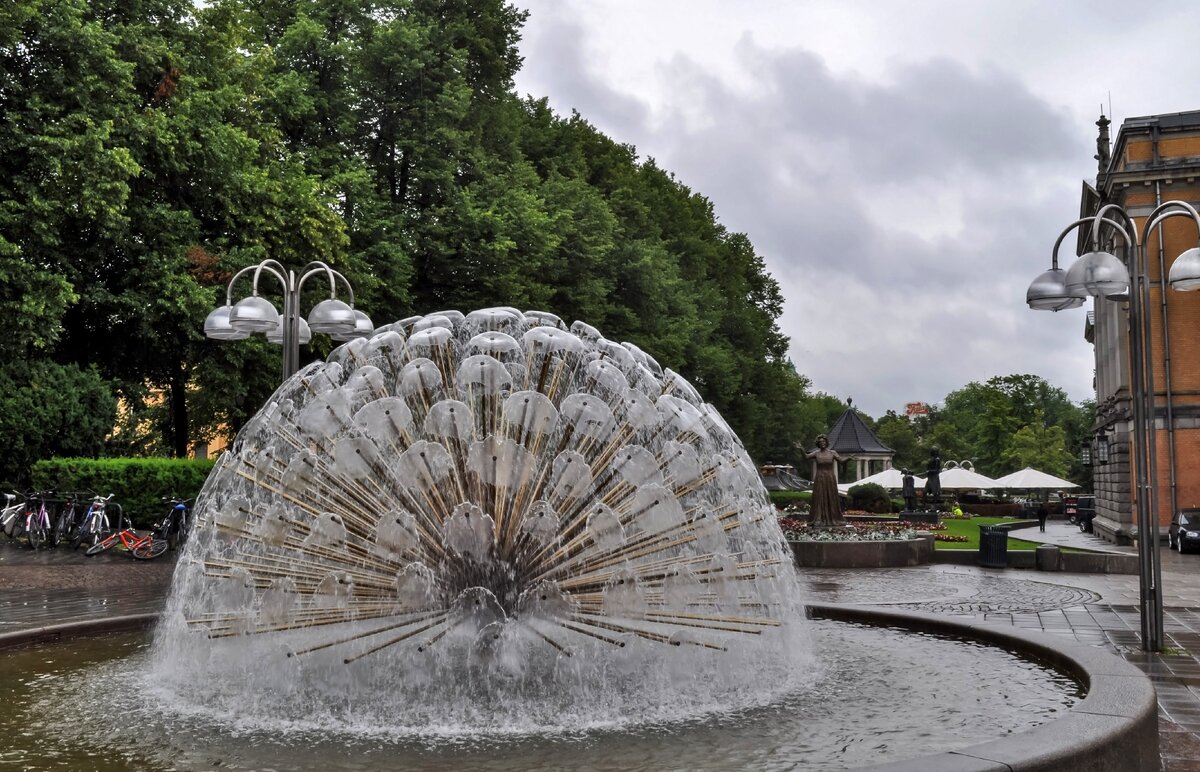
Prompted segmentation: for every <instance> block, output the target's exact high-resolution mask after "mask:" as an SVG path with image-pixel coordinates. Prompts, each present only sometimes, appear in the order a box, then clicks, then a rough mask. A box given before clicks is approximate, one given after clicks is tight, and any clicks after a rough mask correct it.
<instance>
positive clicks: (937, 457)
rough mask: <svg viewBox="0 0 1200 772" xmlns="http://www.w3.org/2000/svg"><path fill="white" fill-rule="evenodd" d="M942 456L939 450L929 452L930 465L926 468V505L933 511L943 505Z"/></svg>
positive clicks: (934, 449) (932, 449) (933, 449)
mask: <svg viewBox="0 0 1200 772" xmlns="http://www.w3.org/2000/svg"><path fill="white" fill-rule="evenodd" d="M941 474H942V456H941V451H939V450H938V449H937V448H930V450H929V464H928V466H926V467H925V475H926V476H925V504H926V507H929V506H932V507H933V511H934V512H936V511H937V508H938V507H939V506H940V505H941V503H942V478H941Z"/></svg>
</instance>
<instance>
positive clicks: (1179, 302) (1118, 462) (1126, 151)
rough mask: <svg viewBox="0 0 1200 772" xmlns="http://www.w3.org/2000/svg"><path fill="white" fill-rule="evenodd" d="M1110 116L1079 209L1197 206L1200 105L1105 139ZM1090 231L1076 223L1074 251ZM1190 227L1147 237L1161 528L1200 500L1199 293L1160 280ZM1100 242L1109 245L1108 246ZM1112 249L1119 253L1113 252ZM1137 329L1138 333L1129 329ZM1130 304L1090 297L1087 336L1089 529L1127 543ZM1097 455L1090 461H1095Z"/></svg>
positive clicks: (1086, 212)
mask: <svg viewBox="0 0 1200 772" xmlns="http://www.w3.org/2000/svg"><path fill="white" fill-rule="evenodd" d="M1108 124H1109V122H1108V120H1107V119H1105V118H1104V117H1103V116H1101V118H1100V121H1098V122H1097V126H1099V127H1100V133H1099V139H1098V141H1097V148H1098V151H1099V152H1098V153H1097V155H1096V158H1097V160H1098V161H1099V172H1098V176H1097V178H1096V184H1095V186H1092V185H1090V184H1088V183H1086V182H1085V183H1084V186H1083V195H1082V201H1081V204H1080V217H1087V216H1090V215H1092V214H1095V213H1096V212H1097V210H1098V209H1099V208H1100V207H1101V206H1104V205H1105V204H1110V203H1112V204H1118V205H1120V206H1121V207H1122V208H1124V209H1125V211H1126V212H1128V214H1129V215H1130V216H1131V217H1132V218H1133V219H1134V220H1135V221H1136V223H1137V227H1138V233H1139V235H1140V233H1141V229H1142V227H1143V225H1144V224H1145V220H1146V217H1147V216H1148V215H1149V214H1150V213H1151V211H1152V210H1153V209H1154V208H1155V207H1156V206H1157V205H1158V204H1160V203H1162V202H1163V201H1170V200H1183V201H1187V202H1188V203H1190V204H1192V205H1193V206H1196V205H1200V111H1197V112H1189V113H1177V114H1172V115H1156V116H1149V117H1144V118H1130V119H1128V120H1126V121H1125V122H1124V123H1123V124H1122V125H1121V128H1120V131H1119V132H1118V133H1117V136H1116V139H1115V141H1114V142H1112V144H1111V147H1110V142H1109V135H1108ZM1086 231H1087V229H1080V235H1079V240H1080V243H1079V252H1081V253H1082V252H1083V251H1089V250H1088V249H1086V244H1085V240H1086V238H1087V233H1086ZM1197 240H1198V234H1197V227H1196V225H1195V224H1194V223H1193V222H1192V221H1191V219H1190V218H1188V217H1173V218H1171V219H1169V220H1167V221H1166V222H1165V223H1163V224H1162V225H1161V226H1159V227H1158V228H1156V229H1155V233H1152V234H1151V235H1150V237H1149V238H1148V239H1147V244H1146V250H1145V255H1146V260H1145V262H1146V265H1145V266H1143V268H1144V270H1145V272H1146V273H1145V275H1146V278H1147V282H1148V285H1149V287H1150V302H1149V304H1148V306H1147V307H1146V308H1145V310H1144V312H1143V313H1144V316H1145V317H1146V318H1148V319H1149V324H1150V340H1151V344H1150V346H1149V348H1148V350H1147V353H1146V359H1147V361H1148V363H1149V364H1150V366H1151V368H1152V373H1153V392H1154V394H1153V400H1152V402H1153V416H1154V421H1153V424H1154V430H1153V432H1152V433H1151V434H1150V439H1151V441H1152V442H1153V444H1154V448H1155V452H1156V455H1157V464H1156V466H1157V474H1156V479H1155V480H1153V481H1152V484H1154V486H1155V490H1156V493H1157V499H1158V502H1157V503H1158V507H1157V509H1158V520H1159V523H1160V524H1161V525H1162V527H1163V528H1162V533H1163V534H1165V533H1166V525H1167V524H1168V523H1169V522H1170V519H1171V513H1172V512H1173V511H1175V510H1176V509H1178V508H1184V507H1200V292H1175V291H1172V290H1170V289H1167V288H1166V284H1165V281H1164V279H1165V277H1166V275H1167V272H1168V271H1169V270H1170V267H1171V262H1172V261H1173V260H1174V259H1175V257H1176V256H1178V255H1179V254H1180V253H1182V252H1183V251H1185V250H1187V249H1190V248H1192V247H1195V246H1196V245H1197ZM1106 248H1107V247H1106ZM1117 254H1123V253H1122V252H1117ZM1132 332H1136V331H1132ZM1130 334H1131V330H1130V329H1129V306H1128V303H1127V302H1113V301H1112V300H1108V299H1097V300H1095V301H1093V310H1092V312H1091V313H1089V314H1088V321H1087V324H1086V327H1085V337H1086V338H1087V340H1088V341H1089V342H1091V343H1092V344H1093V346H1094V349H1095V357H1096V374H1095V387H1096V405H1097V421H1096V425H1095V427H1094V428H1095V431H1096V436H1097V437H1098V438H1101V441H1102V444H1103V438H1107V447H1108V448H1109V452H1108V454H1107V456H1108V459H1107V460H1108V463H1097V464H1096V465H1095V466H1094V467H1093V473H1094V481H1095V493H1096V519H1095V521H1094V524H1095V527H1096V532H1097V533H1099V534H1101V535H1102V536H1104V537H1105V538H1108V539H1111V540H1113V541H1122V542H1123V541H1127V540H1128V539H1129V538H1130V537H1131V536H1132V535H1133V533H1135V532H1136V522H1135V521H1136V507H1135V506H1134V503H1133V499H1134V496H1135V485H1133V484H1132V481H1133V480H1135V473H1134V470H1133V469H1132V468H1131V459H1132V455H1131V453H1130V441H1131V439H1132V430H1133V423H1132V419H1133V409H1132V399H1131V396H1132V394H1131V386H1130V383H1131V380H1130V349H1129V336H1130ZM1104 455H1105V454H1103V453H1097V454H1094V456H1098V457H1099V458H1096V460H1097V461H1102V460H1103V456H1104Z"/></svg>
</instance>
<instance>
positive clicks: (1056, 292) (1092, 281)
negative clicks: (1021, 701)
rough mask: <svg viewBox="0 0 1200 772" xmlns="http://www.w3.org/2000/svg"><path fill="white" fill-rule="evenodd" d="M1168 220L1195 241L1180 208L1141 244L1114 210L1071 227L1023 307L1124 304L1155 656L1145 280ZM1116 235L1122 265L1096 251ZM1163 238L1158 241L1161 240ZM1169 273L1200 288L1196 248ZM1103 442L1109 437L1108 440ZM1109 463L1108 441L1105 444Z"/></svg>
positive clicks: (1157, 581)
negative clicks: (1089, 301) (1067, 253)
mask: <svg viewBox="0 0 1200 772" xmlns="http://www.w3.org/2000/svg"><path fill="white" fill-rule="evenodd" d="M1171 217H1191V218H1192V220H1193V222H1194V223H1195V224H1196V227H1197V233H1198V234H1200V213H1197V211H1196V209H1195V208H1194V207H1192V206H1191V205H1190V204H1188V203H1186V202H1184V201H1167V202H1165V203H1163V204H1161V205H1159V206H1158V207H1156V208H1155V209H1154V211H1152V212H1151V213H1150V215H1149V216H1148V217H1147V218H1146V220H1145V225H1144V227H1143V228H1142V230H1141V234H1140V238H1139V234H1138V230H1137V223H1136V222H1134V220H1133V218H1132V217H1130V216H1129V214H1128V213H1127V212H1126V211H1125V210H1124V209H1122V208H1121V207H1120V206H1117V205H1116V204H1106V205H1105V206H1102V207H1101V208H1100V209H1099V211H1097V212H1096V214H1095V215H1093V216H1091V217H1085V218H1082V219H1079V220H1076V221H1075V222H1073V223H1071V225H1070V226H1068V227H1067V228H1066V229H1065V230H1064V231H1063V232H1062V234H1061V235H1060V236H1059V237H1058V240H1057V241H1055V242H1054V251H1053V253H1052V255H1051V269H1050V270H1049V271H1046V272H1044V273H1042V274H1041V275H1039V276H1038V277H1037V278H1036V279H1034V281H1033V283H1032V284H1030V285H1029V290H1028V291H1027V292H1026V294H1025V300H1026V302H1027V303H1028V304H1029V307H1030V308H1032V309H1035V310H1049V311H1060V310H1063V309H1067V308H1076V307H1078V306H1080V305H1082V304H1083V301H1084V300H1085V299H1086V298H1088V297H1097V298H1098V297H1103V298H1106V299H1108V300H1115V301H1118V302H1126V301H1128V303H1129V329H1130V336H1129V359H1130V371H1131V376H1132V377H1131V381H1132V383H1131V385H1132V391H1133V394H1132V397H1133V446H1132V454H1131V463H1132V464H1133V466H1134V469H1135V472H1136V485H1135V487H1134V489H1133V490H1134V495H1135V504H1136V506H1137V524H1138V566H1139V573H1138V584H1139V588H1140V593H1139V594H1140V600H1141V602H1140V607H1139V611H1140V616H1141V627H1142V629H1141V633H1142V649H1143V650H1145V651H1159V650H1161V649H1162V641H1163V609H1162V593H1161V592H1160V588H1161V585H1162V568H1161V565H1160V563H1159V556H1158V548H1159V544H1158V541H1159V530H1158V506H1157V495H1156V490H1155V482H1156V480H1157V477H1156V473H1155V447H1154V446H1155V443H1154V439H1153V436H1152V435H1153V431H1154V403H1153V400H1154V368H1153V363H1152V362H1150V361H1147V360H1148V358H1149V356H1150V352H1152V351H1153V349H1152V332H1151V326H1150V317H1149V316H1147V315H1146V313H1145V309H1146V308H1148V307H1149V304H1150V287H1149V284H1148V282H1147V281H1146V276H1145V273H1144V271H1145V267H1146V264H1147V259H1146V242H1147V241H1148V240H1149V238H1150V234H1151V232H1152V231H1153V230H1154V229H1155V228H1156V227H1158V226H1159V225H1161V224H1162V223H1163V221H1164V220H1167V219H1169V218H1171ZM1085 225H1087V226H1090V228H1091V234H1090V238H1089V242H1088V243H1089V246H1090V249H1091V251H1090V252H1087V253H1086V254H1084V255H1081V256H1080V257H1079V258H1078V259H1077V260H1076V261H1075V262H1074V263H1073V264H1072V265H1071V267H1070V269H1069V270H1067V271H1065V272H1064V271H1062V270H1061V269H1059V267H1058V248H1059V246H1061V245H1062V242H1063V239H1064V238H1066V236H1067V234H1069V233H1070V232H1071V231H1073V230H1075V229H1076V228H1079V227H1081V226H1085ZM1104 228H1108V229H1109V231H1110V232H1111V233H1113V234H1114V235H1116V236H1120V238H1121V242H1122V243H1123V244H1124V246H1125V259H1124V260H1121V259H1120V258H1118V257H1117V256H1116V255H1114V254H1112V253H1111V252H1105V251H1103V250H1102V248H1101V230H1102V229H1104ZM1160 237H1161V236H1160ZM1180 261H1183V262H1182V263H1181V264H1180V266H1179V269H1178V275H1177V271H1176V268H1175V265H1172V267H1171V286H1172V288H1174V289H1176V290H1190V289H1200V249H1196V248H1193V249H1189V250H1187V251H1186V252H1184V253H1183V254H1182V255H1180V257H1179V259H1178V260H1176V263H1180ZM1105 439H1107V438H1105ZM1104 450H1105V452H1104V456H1105V457H1106V458H1105V460H1107V456H1108V453H1107V450H1108V447H1107V442H1105V444H1104Z"/></svg>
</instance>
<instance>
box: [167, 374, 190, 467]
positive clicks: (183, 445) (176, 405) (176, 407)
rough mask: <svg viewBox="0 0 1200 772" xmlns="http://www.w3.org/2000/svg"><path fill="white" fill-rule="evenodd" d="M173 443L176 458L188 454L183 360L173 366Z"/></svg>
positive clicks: (185, 384) (185, 385)
mask: <svg viewBox="0 0 1200 772" xmlns="http://www.w3.org/2000/svg"><path fill="white" fill-rule="evenodd" d="M170 399H171V438H170V439H171V445H172V448H171V450H172V452H173V453H174V454H175V457H176V458H187V455H188V414H187V373H186V372H185V371H184V369H183V362H179V361H176V362H175V363H174V365H173V366H172V368H171V394H170Z"/></svg>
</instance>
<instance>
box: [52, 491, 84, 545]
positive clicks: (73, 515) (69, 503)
mask: <svg viewBox="0 0 1200 772" xmlns="http://www.w3.org/2000/svg"><path fill="white" fill-rule="evenodd" d="M78 500H79V497H78V494H75V493H68V494H67V495H66V499H65V500H64V501H63V503H62V506H61V507H59V510H58V517H56V518H54V527H53V528H51V529H50V544H51V545H53V546H58V545H59V544H65V543H66V542H69V541H71V540H72V539H74V538H75V534H76V533H78V532H79V526H80V522H79V516H78V515H79V511H78Z"/></svg>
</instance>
